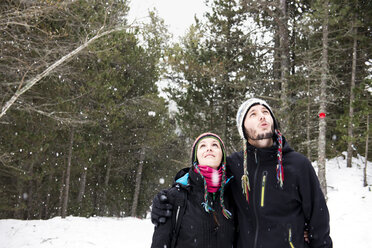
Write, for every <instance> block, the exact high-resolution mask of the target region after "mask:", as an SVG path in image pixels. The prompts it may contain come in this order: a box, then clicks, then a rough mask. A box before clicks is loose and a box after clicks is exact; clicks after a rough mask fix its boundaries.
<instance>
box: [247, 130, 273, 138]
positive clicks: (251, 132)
mask: <svg viewBox="0 0 372 248" xmlns="http://www.w3.org/2000/svg"><path fill="white" fill-rule="evenodd" d="M245 134H246V135H247V137H248V138H249V139H251V140H264V139H270V138H272V137H273V135H274V131H273V130H272V129H271V130H270V131H267V132H265V133H259V134H256V132H255V131H254V130H253V129H248V130H245Z"/></svg>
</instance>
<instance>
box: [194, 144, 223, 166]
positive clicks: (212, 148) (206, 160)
mask: <svg viewBox="0 0 372 248" xmlns="http://www.w3.org/2000/svg"><path fill="white" fill-rule="evenodd" d="M197 149H198V150H197V152H196V158H197V159H198V162H199V164H200V165H207V166H209V167H212V168H214V169H217V168H218V166H220V164H221V161H222V149H221V145H220V142H218V140H216V139H214V138H204V139H202V140H201V141H200V142H199V143H198V147H197Z"/></svg>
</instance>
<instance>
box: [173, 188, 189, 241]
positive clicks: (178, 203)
mask: <svg viewBox="0 0 372 248" xmlns="http://www.w3.org/2000/svg"><path fill="white" fill-rule="evenodd" d="M175 187H176V188H177V191H178V194H177V197H176V198H175V202H174V205H173V206H174V209H175V211H174V217H173V225H172V226H173V230H172V241H171V248H174V247H176V243H177V239H178V235H179V233H180V229H181V223H182V218H183V216H184V215H185V211H186V203H187V190H185V189H182V188H181V186H180V185H178V184H177V185H176V186H175Z"/></svg>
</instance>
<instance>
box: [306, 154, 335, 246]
mask: <svg viewBox="0 0 372 248" xmlns="http://www.w3.org/2000/svg"><path fill="white" fill-rule="evenodd" d="M303 160H304V161H302V164H303V165H304V167H303V168H302V169H303V170H302V171H300V182H299V187H300V193H301V197H302V208H303V211H304V215H305V223H306V225H307V229H308V231H309V239H310V247H312V248H331V247H332V239H331V237H330V236H329V232H330V227H329V212H328V207H327V204H326V201H325V198H324V195H323V192H322V190H321V188H320V183H319V180H318V177H317V175H316V173H315V170H314V168H313V166H312V165H311V163H310V161H309V160H308V159H307V158H305V157H303Z"/></svg>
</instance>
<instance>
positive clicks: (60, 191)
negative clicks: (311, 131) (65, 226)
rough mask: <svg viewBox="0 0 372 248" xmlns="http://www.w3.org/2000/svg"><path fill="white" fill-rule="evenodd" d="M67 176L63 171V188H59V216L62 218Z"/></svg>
mask: <svg viewBox="0 0 372 248" xmlns="http://www.w3.org/2000/svg"><path fill="white" fill-rule="evenodd" d="M65 175H66V170H63V171H62V179H61V187H60V188H59V205H58V206H59V209H58V215H59V216H62V204H63V192H65V186H66V185H65Z"/></svg>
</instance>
